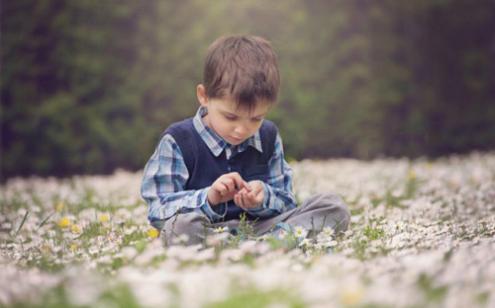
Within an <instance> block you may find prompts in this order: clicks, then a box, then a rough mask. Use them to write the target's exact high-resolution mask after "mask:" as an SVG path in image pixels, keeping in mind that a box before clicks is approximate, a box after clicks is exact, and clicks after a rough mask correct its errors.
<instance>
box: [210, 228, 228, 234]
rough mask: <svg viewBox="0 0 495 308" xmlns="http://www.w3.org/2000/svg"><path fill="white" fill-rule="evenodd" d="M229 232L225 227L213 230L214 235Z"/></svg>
mask: <svg viewBox="0 0 495 308" xmlns="http://www.w3.org/2000/svg"><path fill="white" fill-rule="evenodd" d="M228 231H229V227H227V226H225V227H218V228H215V229H214V230H213V232H214V233H223V232H228Z"/></svg>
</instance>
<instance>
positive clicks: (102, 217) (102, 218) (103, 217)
mask: <svg viewBox="0 0 495 308" xmlns="http://www.w3.org/2000/svg"><path fill="white" fill-rule="evenodd" d="M98 220H99V221H100V222H101V223H106V222H108V221H109V220H110V215H108V214H100V215H98Z"/></svg>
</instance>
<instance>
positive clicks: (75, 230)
mask: <svg viewBox="0 0 495 308" xmlns="http://www.w3.org/2000/svg"><path fill="white" fill-rule="evenodd" d="M70 231H71V232H72V233H74V234H79V233H81V227H79V225H77V224H73V225H71V227H70Z"/></svg>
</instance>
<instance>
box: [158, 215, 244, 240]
mask: <svg viewBox="0 0 495 308" xmlns="http://www.w3.org/2000/svg"><path fill="white" fill-rule="evenodd" d="M238 225H239V221H238V220H230V221H226V222H219V223H211V222H210V220H209V218H208V217H207V216H206V215H205V214H204V213H203V212H201V211H199V210H198V211H193V212H189V213H183V214H178V215H175V216H174V217H171V218H170V219H168V220H166V221H165V223H164V225H163V228H162V230H161V234H160V237H161V239H162V242H163V244H164V245H165V246H169V245H172V244H173V243H174V239H176V238H178V237H179V236H181V235H183V234H185V235H187V239H188V240H187V242H186V243H185V244H187V245H194V244H201V243H204V242H205V240H206V237H207V236H208V235H212V234H213V233H214V229H215V228H218V227H228V228H229V229H234V228H236V227H237V226H238Z"/></svg>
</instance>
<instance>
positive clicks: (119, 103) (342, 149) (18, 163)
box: [1, 0, 495, 179]
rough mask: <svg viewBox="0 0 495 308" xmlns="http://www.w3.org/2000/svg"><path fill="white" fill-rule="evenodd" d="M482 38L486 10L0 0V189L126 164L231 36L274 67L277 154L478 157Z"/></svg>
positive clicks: (489, 119)
mask: <svg viewBox="0 0 495 308" xmlns="http://www.w3.org/2000/svg"><path fill="white" fill-rule="evenodd" d="M494 29H495V1H492V0H476V1H472V0H418V1H406V0H399V1H398V0H376V1H365V0H360V1H359V0H349V1H343V0H342V1H327V0H325V1H323V0H321V1H316V0H315V1H295V0H292V1H291V0H283V1H281V0H273V1H252V0H249V1H246V0H238V1H226V0H222V1H207V0H187V1H186V0H184V1H155V0H148V1H136V0H119V1H112V0H106V1H100V0H98V1H96V0H95V1H93V0H82V1H69V0H15V1H2V2H1V172H2V179H6V178H9V177H11V176H19V175H21V176H24V175H32V174H37V175H56V176H68V175H72V174H80V173H108V172H112V171H113V170H115V168H126V169H130V170H138V169H140V168H142V167H143V166H144V164H145V163H146V161H147V159H148V158H149V156H150V155H151V154H152V152H153V150H154V147H155V145H156V144H157V142H158V140H159V136H160V133H161V132H162V131H163V130H164V129H165V128H166V127H167V126H168V125H169V124H171V123H172V122H174V121H176V120H179V119H182V118H185V117H189V116H192V115H193V114H194V112H195V110H196V109H197V106H198V104H197V101H196V98H195V87H196V85H197V84H198V83H200V82H201V78H202V68H203V59H204V56H205V53H206V49H207V47H208V45H209V44H210V43H211V42H212V41H213V40H214V39H216V38H217V37H218V36H221V35H226V34H237V33H249V34H256V35H261V36H264V37H266V38H268V39H269V40H270V41H271V42H272V44H273V45H274V47H275V49H276V51H277V53H278V55H279V64H280V70H281V75H282V88H281V93H280V100H279V103H278V106H277V107H276V108H275V109H274V110H273V111H272V112H271V114H270V116H269V118H270V119H272V120H274V121H275V122H276V123H277V124H278V125H279V127H280V130H281V133H282V136H283V138H284V143H285V150H286V154H287V156H288V157H289V158H292V159H302V158H328V157H354V158H360V159H372V158H376V157H382V156H395V157H418V156H428V157H436V156H440V155H447V154H451V153H465V152H469V151H473V150H490V149H494V148H495V60H494V59H495V30H494Z"/></svg>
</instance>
